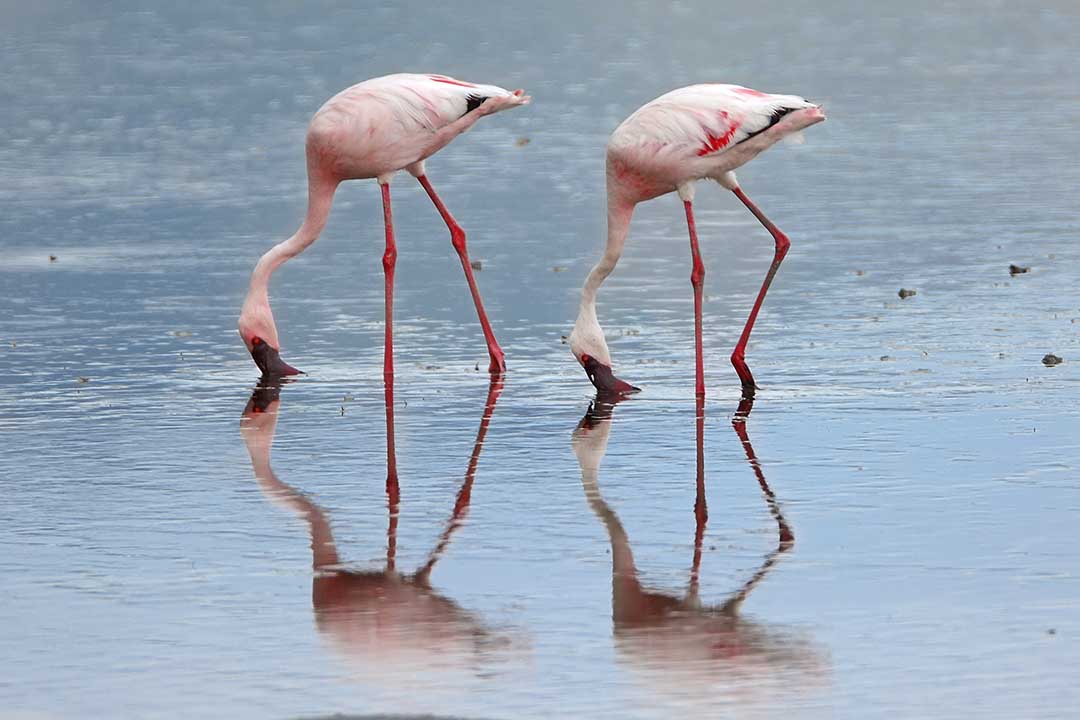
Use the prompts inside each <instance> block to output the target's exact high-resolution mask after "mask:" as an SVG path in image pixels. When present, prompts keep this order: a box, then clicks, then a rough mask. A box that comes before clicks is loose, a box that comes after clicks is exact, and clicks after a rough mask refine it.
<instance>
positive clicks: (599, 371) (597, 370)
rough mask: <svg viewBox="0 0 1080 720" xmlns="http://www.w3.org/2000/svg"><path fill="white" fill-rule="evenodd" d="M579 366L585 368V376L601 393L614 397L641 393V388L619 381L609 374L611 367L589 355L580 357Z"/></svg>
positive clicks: (612, 374) (611, 373)
mask: <svg viewBox="0 0 1080 720" xmlns="http://www.w3.org/2000/svg"><path fill="white" fill-rule="evenodd" d="M581 364H582V366H583V367H584V368H585V374H586V375H588V376H589V380H590V381H591V382H592V384H593V385H594V386H595V387H596V389H597V390H599V391H600V392H601V393H610V394H615V395H629V394H631V393H636V392H641V388H637V387H634V386H633V385H631V384H630V383H628V382H626V381H624V380H620V379H619V378H617V377H615V374H614V373H613V372H611V367H610V366H608V365H604V364H603V363H602V362H600V361H599V360H597V359H596V358H594V357H591V356H589V355H582V356H581Z"/></svg>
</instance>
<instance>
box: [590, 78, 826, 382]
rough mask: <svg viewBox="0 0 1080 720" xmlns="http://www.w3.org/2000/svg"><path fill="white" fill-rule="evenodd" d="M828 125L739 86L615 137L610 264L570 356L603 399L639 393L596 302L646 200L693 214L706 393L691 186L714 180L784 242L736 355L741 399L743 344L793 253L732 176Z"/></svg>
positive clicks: (647, 114) (648, 110) (593, 288)
mask: <svg viewBox="0 0 1080 720" xmlns="http://www.w3.org/2000/svg"><path fill="white" fill-rule="evenodd" d="M824 119H825V113H824V112H823V111H822V109H821V107H820V106H818V105H815V104H814V103H811V102H808V101H806V100H805V99H803V98H801V97H798V96H796V95H775V94H769V93H763V92H760V91H757V90H752V89H750V88H746V87H742V86H740V85H723V84H703V85H691V86H689V87H684V88H680V89H677V90H673V91H671V92H669V93H667V94H665V95H662V96H660V97H658V98H656V99H655V100H653V101H651V102H649V103H647V104H645V105H643V106H642V107H641V108H639V109H638V110H637V111H636V112H634V113H633V114H632V115H630V117H628V118H627V119H626V120H624V121H623V122H622V124H620V125H619V127H618V128H616V129H615V131H614V132H613V133H612V135H611V138H610V140H609V141H608V146H607V195H608V238H607V245H606V248H605V251H604V256H603V257H602V258H601V260H600V262H599V263H598V264H597V265H596V266H595V267H594V268H593V269H592V271H591V272H590V273H589V276H588V278H587V279H586V281H585V286H584V287H583V288H582V293H581V304H580V307H579V311H578V318H577V322H576V323H575V324H574V330H573V332H571V334H570V348H571V351H572V352H573V354H574V357H575V358H576V359H577V360H578V362H579V363H580V364H581V365H582V367H584V368H585V371H586V373H587V374H588V376H589V379H590V380H591V381H592V382H593V384H594V385H596V387H597V389H598V390H601V391H604V392H617V393H629V392H635V391H637V388H635V387H634V386H632V385H630V384H629V383H626V382H624V381H622V380H619V379H618V378H616V377H615V376H614V374H613V372H612V369H611V353H610V351H609V350H608V347H607V342H606V340H605V339H604V333H603V329H602V328H601V327H600V324H599V321H598V319H597V315H596V294H597V291H598V290H599V287H600V285H601V283H603V281H604V279H606V278H607V276H608V275H609V274H610V273H611V271H612V270H614V268H615V265H616V263H618V260H619V257H620V256H621V254H622V249H623V245H624V243H625V241H626V237H627V235H628V232H629V227H630V218H631V216H632V215H633V212H634V207H635V206H636V205H637V204H638V203H640V202H644V201H646V200H651V199H653V198H656V197H659V196H661V195H666V194H668V193H671V192H678V193H679V197H680V198H682V200H683V203H684V205H685V209H686V217H687V224H688V227H689V230H690V244H691V252H692V255H693V270H692V272H691V284H692V285H693V286H694V296H695V329H696V332H695V335H696V341H697V348H696V350H697V392H698V394H704V392H705V385H704V379H703V371H702V367H701V366H702V359H701V304H702V297H701V292H702V291H701V288H702V285H703V281H704V276H705V268H704V265H703V263H702V262H701V257H700V252H699V249H698V243H697V231H696V229H695V226H694V218H693V213H692V202H693V199H694V187H695V186H694V183H695V182H696V181H698V180H703V179H711V180H715V181H717V182H718V183H720V184H721V185H722V186H723V187H725V188H727V189H729V190H731V191H733V192H734V193H735V194H736V195H737V196H738V197H739V199H740V200H742V201H743V203H744V204H746V206H747V207H748V208H749V209H750V210H751V212H753V213H754V215H755V216H756V217H758V219H759V220H760V221H761V222H762V223H763V224H764V225H765V227H766V228H767V229H768V230H769V232H770V233H772V235H773V237H774V239H775V240H776V243H777V256H776V257H777V258H778V259H774V267H773V268H772V269H770V272H769V275H768V276H767V277H766V282H765V284H764V285H763V289H762V291H761V293H760V295H759V298H758V302H757V304H755V306H754V310H753V311H752V312H751V317H750V319H749V320H748V322H747V325H746V327H745V328H744V331H743V337H742V338H740V343H739V345H737V346H736V352H735V354H733V356H732V361H733V363H734V364H735V367H736V370H737V371H738V372H739V376H740V378H741V379H742V381H743V387H744V390H746V391H747V392H752V389H753V387H754V383H753V377H752V375H751V374H750V372H749V369H748V368H746V367H745V362H743V361H742V353H743V352H744V351H745V340H746V338H747V337H748V336H749V331H750V328H752V327H753V322H754V319H755V317H756V315H757V312H758V310H759V309H760V303H761V300H762V299H763V298H764V294H765V291H766V290H767V288H768V284H769V283H770V282H771V281H772V275H773V274H774V273H775V267H776V266H779V261H780V260H782V259H783V255H784V254H785V253H786V252H787V244H788V240H787V238H786V236H784V235H783V233H781V232H780V231H779V230H778V229H777V228H776V227H775V226H774V225H772V223H771V222H769V221H768V219H767V218H765V216H764V214H762V213H761V212H760V210H758V209H757V207H756V206H754V205H753V203H751V202H750V200H749V198H747V197H746V196H745V194H744V193H743V192H742V190H741V188H740V187H739V183H738V180H737V179H736V177H735V173H734V171H735V169H736V168H738V167H740V166H742V165H744V164H745V163H747V162H749V161H750V160H752V159H753V158H754V157H756V156H757V155H758V154H759V153H761V152H762V151H764V150H766V149H767V148H768V147H770V146H771V145H773V144H774V143H776V142H777V141H779V140H780V139H782V138H784V137H785V136H788V135H792V134H794V133H797V132H799V131H801V130H802V129H803V128H806V127H809V126H810V125H813V124H815V123H818V122H821V121H822V120H824Z"/></svg>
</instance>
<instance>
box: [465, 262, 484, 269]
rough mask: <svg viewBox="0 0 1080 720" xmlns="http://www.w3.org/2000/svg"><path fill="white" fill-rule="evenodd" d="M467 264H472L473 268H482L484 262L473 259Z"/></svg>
mask: <svg viewBox="0 0 1080 720" xmlns="http://www.w3.org/2000/svg"><path fill="white" fill-rule="evenodd" d="M469 264H470V265H472V269H473V270H483V269H484V262H483V261H482V260H473V261H472V262H471V263H469Z"/></svg>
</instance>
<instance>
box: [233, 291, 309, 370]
mask: <svg viewBox="0 0 1080 720" xmlns="http://www.w3.org/2000/svg"><path fill="white" fill-rule="evenodd" d="M238 326H239V327H238V329H239V331H240V337H241V339H242V340H243V341H244V346H245V347H246V348H247V349H248V352H249V353H251V358H252V360H254V361H255V364H256V365H258V366H259V370H261V371H262V374H263V376H269V377H282V376H286V375H299V374H300V371H299V370H297V369H296V368H294V367H293V366H292V365H289V364H288V363H287V362H285V361H284V360H282V359H281V354H280V345H279V343H278V339H277V328H276V327H275V326H274V317H273V315H271V313H270V305H269V303H267V304H265V305H263V306H261V307H253V308H249V307H247V306H246V305H245V307H244V310H243V311H242V312H241V313H240V321H239V323H238Z"/></svg>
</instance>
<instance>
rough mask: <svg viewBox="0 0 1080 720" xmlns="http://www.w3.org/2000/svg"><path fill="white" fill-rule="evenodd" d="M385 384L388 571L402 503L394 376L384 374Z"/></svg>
mask: <svg viewBox="0 0 1080 720" xmlns="http://www.w3.org/2000/svg"><path fill="white" fill-rule="evenodd" d="M383 384H384V388H385V400H386V511H387V525H386V571H387V572H394V563H395V560H396V559H397V525H398V508H399V505H400V503H401V487H400V486H399V485H398V474H397V451H396V449H395V447H394V376H393V375H392V374H391V375H385V376H383Z"/></svg>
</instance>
